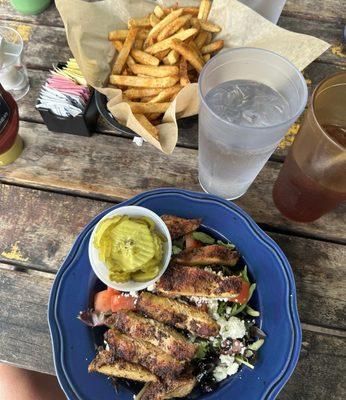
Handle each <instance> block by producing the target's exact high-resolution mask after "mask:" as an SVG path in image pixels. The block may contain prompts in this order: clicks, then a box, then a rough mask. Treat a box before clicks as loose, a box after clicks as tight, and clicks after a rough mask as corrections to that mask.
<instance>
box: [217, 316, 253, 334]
mask: <svg viewBox="0 0 346 400" xmlns="http://www.w3.org/2000/svg"><path fill="white" fill-rule="evenodd" d="M217 323H218V324H219V325H220V335H221V337H222V339H228V338H231V339H242V338H243V337H244V336H245V334H246V328H245V322H244V321H243V320H241V319H239V318H237V317H230V319H229V320H226V319H225V318H222V317H221V318H219V320H218V321H217Z"/></svg>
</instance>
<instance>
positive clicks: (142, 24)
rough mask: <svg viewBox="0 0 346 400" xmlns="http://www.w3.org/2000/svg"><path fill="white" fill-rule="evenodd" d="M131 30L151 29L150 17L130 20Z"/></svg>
mask: <svg viewBox="0 0 346 400" xmlns="http://www.w3.org/2000/svg"><path fill="white" fill-rule="evenodd" d="M127 25H128V27H129V29H130V28H131V27H134V28H151V25H150V19H149V17H144V18H130V19H129V22H128V24H127Z"/></svg>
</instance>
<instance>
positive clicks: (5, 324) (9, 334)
mask: <svg viewBox="0 0 346 400" xmlns="http://www.w3.org/2000/svg"><path fill="white" fill-rule="evenodd" d="M52 277H53V275H52V276H49V275H48V274H45V275H42V274H39V275H38V274H37V273H34V274H28V273H24V272H16V271H9V270H3V269H1V265H0V302H1V304H2V309H1V310H2V312H1V313H0V326H1V329H0V362H1V361H6V362H8V363H12V364H15V365H19V366H21V367H25V368H28V369H34V370H36V371H42V372H47V373H50V374H54V367H53V362H52V353H51V345H50V337H49V332H48V326H47V320H46V309H47V303H48V296H49V291H50V288H51V285H52ZM23 293H25V296H26V298H27V299H28V301H26V302H23V301H22V298H23ZM9 298H11V299H13V302H12V304H9V302H8V299H9ZM345 344H346V340H345V337H336V336H330V335H321V334H318V333H315V332H309V331H303V347H302V353H301V359H300V361H299V363H298V366H297V368H296V370H295V372H294V374H293V376H292V378H291V380H290V381H289V383H288V384H287V386H286V387H285V388H284V390H283V392H282V393H281V394H280V395H279V397H278V400H291V399H292V400H293V399H294V400H296V399H299V400H303V399H304V400H306V399H314V400H315V399H318V400H330V399H336V400H341V399H343V398H345V397H344V396H345V393H346V392H345V390H346V389H345V381H344V380H342V379H340V376H338V375H337V374H335V371H342V370H343V365H344V360H345V357H346V352H345V348H346V346H345ZM255 371H256V370H255Z"/></svg>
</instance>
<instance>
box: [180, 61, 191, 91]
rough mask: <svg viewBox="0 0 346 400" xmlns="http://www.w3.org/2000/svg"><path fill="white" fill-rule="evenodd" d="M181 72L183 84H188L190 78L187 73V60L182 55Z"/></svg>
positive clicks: (181, 82)
mask: <svg viewBox="0 0 346 400" xmlns="http://www.w3.org/2000/svg"><path fill="white" fill-rule="evenodd" d="M179 74H180V84H181V86H187V85H188V84H189V83H190V79H189V76H188V74H187V61H186V59H185V58H184V57H181V59H180V63H179Z"/></svg>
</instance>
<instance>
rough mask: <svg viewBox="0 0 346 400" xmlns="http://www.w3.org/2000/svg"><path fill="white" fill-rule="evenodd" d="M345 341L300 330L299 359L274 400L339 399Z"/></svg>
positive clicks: (342, 386)
mask: <svg viewBox="0 0 346 400" xmlns="http://www.w3.org/2000/svg"><path fill="white" fill-rule="evenodd" d="M345 344H346V340H345V338H336V337H333V336H326V335H318V334H315V333H312V332H306V331H303V345H302V350H301V353H300V354H301V355H300V359H299V362H298V365H297V368H296V369H295V371H294V373H293V375H292V378H291V379H290V381H289V382H288V383H287V385H286V386H285V388H284V389H283V391H282V392H281V393H280V394H279V396H278V400H298V399H299V400H317V399H318V400H331V399H334V400H342V399H344V398H345V396H346V385H345V380H344V379H343V378H342V376H343V372H342V371H343V370H344V362H345V361H344V360H345V356H346V352H345Z"/></svg>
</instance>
